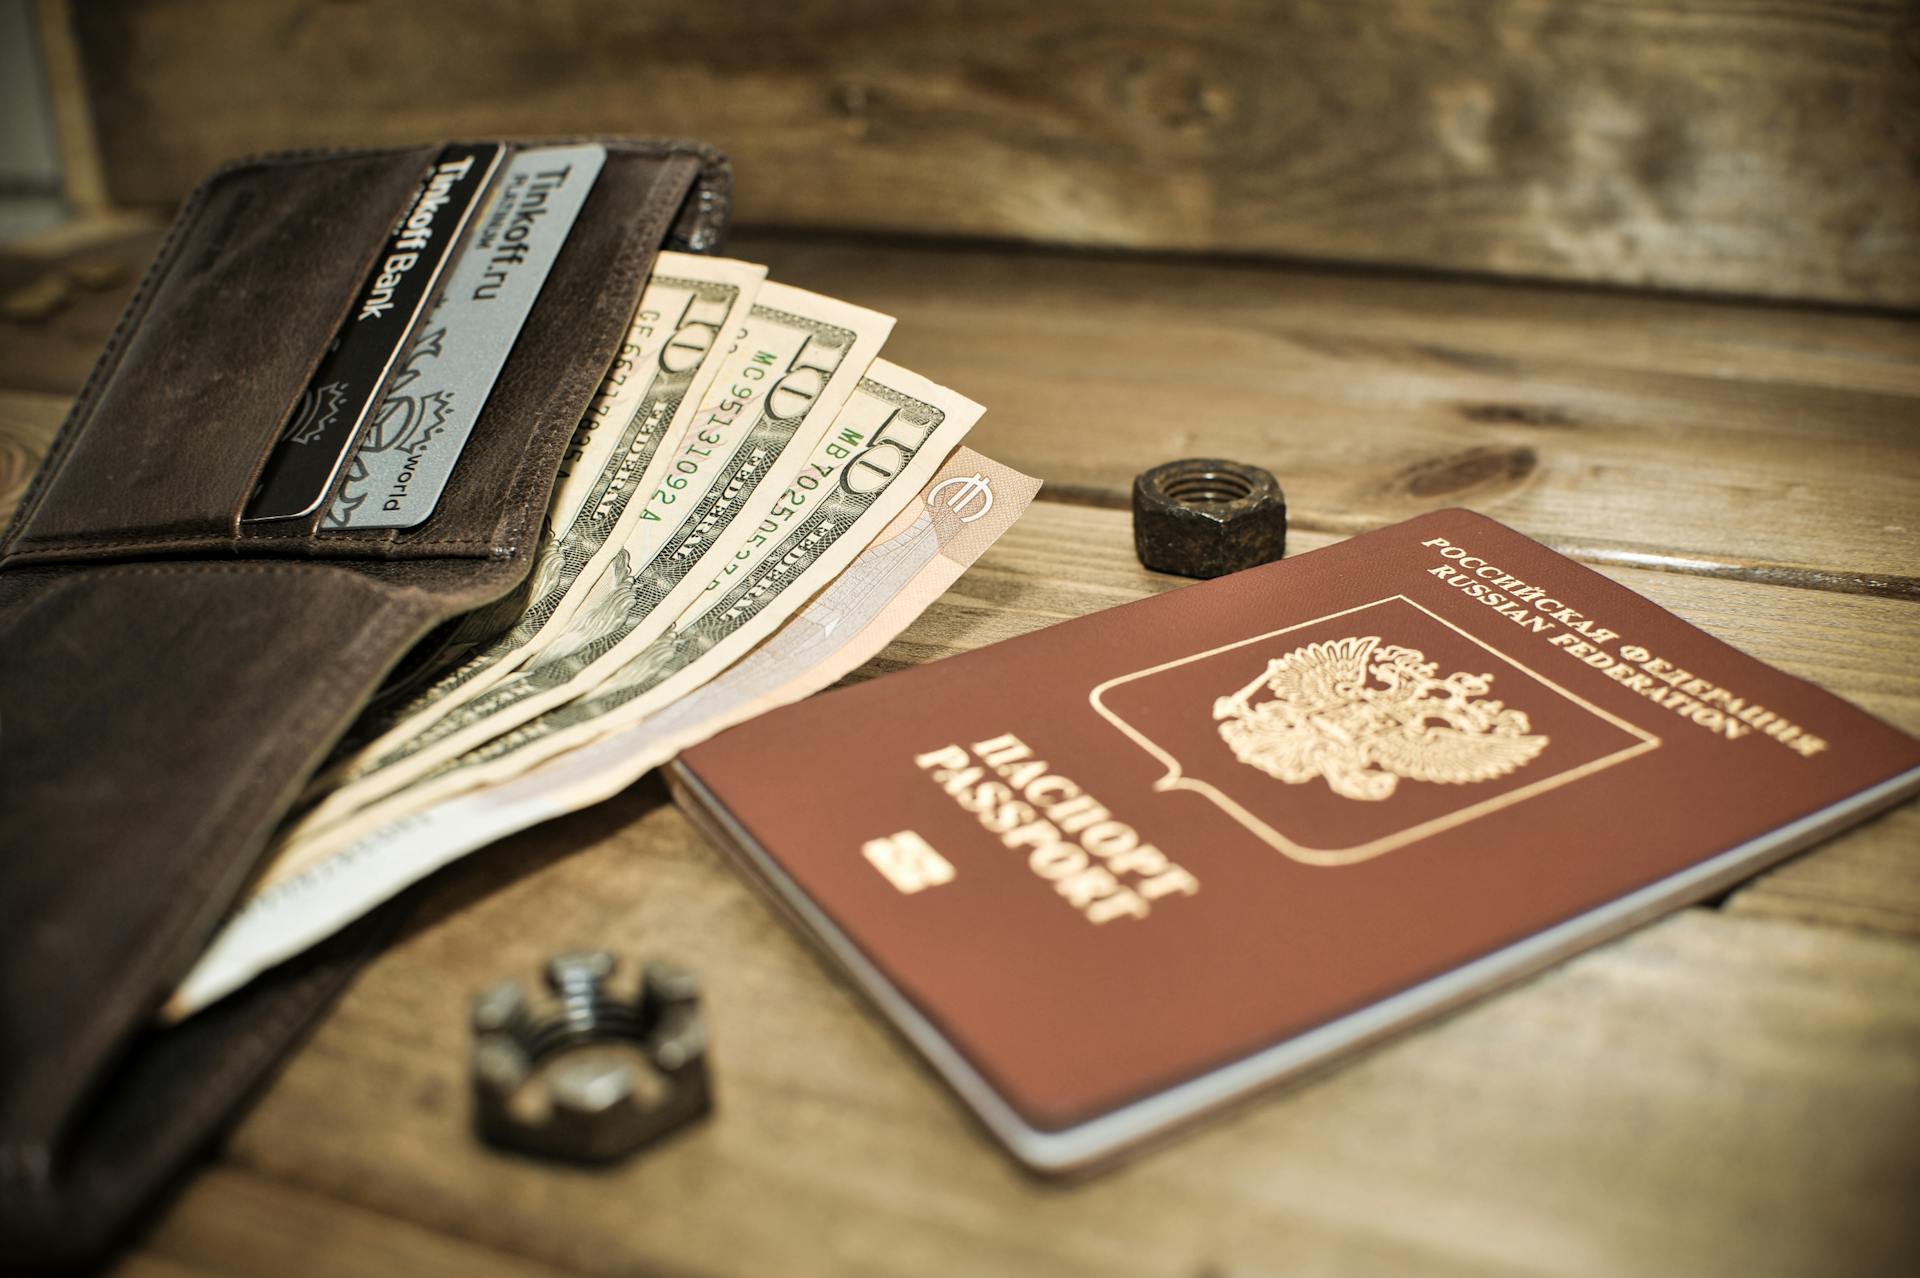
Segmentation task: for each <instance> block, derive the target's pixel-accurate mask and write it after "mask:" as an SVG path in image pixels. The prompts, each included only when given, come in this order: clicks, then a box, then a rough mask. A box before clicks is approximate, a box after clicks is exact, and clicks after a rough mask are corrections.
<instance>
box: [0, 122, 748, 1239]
mask: <svg viewBox="0 0 1920 1278" xmlns="http://www.w3.org/2000/svg"><path fill="white" fill-rule="evenodd" d="M567 140H568V141H582V140H588V139H567ZM590 140H592V141H595V142H601V143H603V144H604V145H605V146H606V147H607V152H608V153H607V161H606V165H605V167H604V168H603V169H602V170H601V173H600V176H599V178H598V180H597V182H596V183H595V185H594V188H593V191H592V193H591V195H590V196H589V197H588V200H587V203H586V205H585V207H584V208H583V209H582V210H581V212H580V214H579V217H578V218H577V220H576V221H575V223H574V225H573V228H572V232H571V234H570V235H569V237H568V239H567V242H566V245H565V247H564V248H563V249H562V251H561V253H560V255H559V258H558V260H557V261H556V262H555V263H554V266H553V268H552V271H551V273H550V274H549V275H548V277H547V280H546V283H545V286H544V288H543V289H542V290H541V293H540V295H539V299H538V301H537V302H536V303H535V305H534V308H533V310H532V312H531V313H530V314H529V315H528V317H527V320H526V322H525V324H524V326H523V327H522V329H521V332H520V336H519V339H518V341H517V343H516V344H515V345H514V347H513V350H512V353H511V355H510V356H509V357H508V360H507V362H506V364H505V366H504V367H503V369H502V371H501V374H500V377H499V379H498V380H497V382H496V383H495V384H494V387H493V391H492V393H491V395H490V397H489V398H488V400H487V404H486V407H485V409H484V411H483V412H482V414H481V416H480V418H479V420H478V422H477V423H476V425H475V428H474V431H473V434H472V436H471V437H470V438H469V440H468V442H467V445H466V448H465V450H464V452H463V453H462V454H461V458H460V462H459V464H458V466H457V467H456V468H455V469H454V472H453V474H452V477H451V480H450V482H449V483H448V486H447V488H446V490H445V492H444V493H443V494H442V496H441V499H440V502H439V505H438V506H437V507H436V508H435V510H434V513H433V515H432V517H431V518H429V519H428V520H427V521H426V522H425V523H423V524H421V525H419V526H418V527H415V528H411V529H405V530H391V529H382V530H358V531H322V530H321V529H320V527H319V523H320V517H321V514H322V513H324V512H325V511H326V509H327V507H328V504H329V502H327V501H323V502H321V504H320V506H319V510H318V511H316V512H315V514H314V515H313V516H312V517H311V518H308V519H301V520H282V521H276V522H275V523H273V524H264V525H263V524H243V523H242V522H241V519H240V515H241V510H242V507H243V505H244V504H245V502H246V500H247V498H248V496H249V494H250V493H251V491H252V488H253V485H254V483H255V480H256V478H257V476H258V475H259V473H260V469H261V467H262V466H263V465H264V464H265V461H266V458H267V455H268V453H269V451H270V449H271V448H272V446H273V444H274V443H275V441H276V440H277V439H278V438H279V436H280V434H281V432H282V429H283V427H284V425H285V423H286V422H287V420H288V419H289V417H290V415H291V413H292V410H293V408H294V406H295V404H296V403H297V402H298V400H299V397H300V395H301V393H302V392H303V391H304V390H305V388H306V386H307V383H308V381H309V379H310V378H311V377H312V374H313V372H314V370H315V367H316V366H317V364H318V363H319V360H320V358H321V356H322V355H323V354H324V353H325V351H326V349H327V347H328V345H329V344H330V342H331V340H332V338H333V336H334V334H335V332H336V331H337V330H338V329H339V327H340V325H341V322H342V321H343V319H344V318H345V316H346V314H347V311H348V308H349V306H350V305H351V303H352V302H353V300H354V296H355V294H356V291H357V290H358V289H359V287H360V286H361V284H362V282H363V281H364V280H365V279H366V277H367V275H368V273H369V270H370V268H371V267H372V266H373V264H374V261H375V259H376V256H377V254H378V253H379V252H380V250H381V248H382V246H383V242H384V240H385V237H386V236H387V234H388V233H389V232H390V231H391V229H392V226H393V224H394V222H395V220H396V218H397V217H398V216H399V215H400V214H401V213H402V212H403V211H404V206H405V204H406V201H407V200H408V198H409V197H410V196H411V195H412V194H413V192H414V191H415V189H416V188H417V187H418V185H419V183H420V181H421V179H422V176H423V175H424V174H425V173H426V172H427V169H428V166H429V165H430V163H431V162H432V160H433V158H434V157H435V156H436V155H437V154H438V152H439V150H440V147H439V146H438V145H428V146H419V147H404V148H387V149H377V150H355V151H337V152H324V153H319V152H305V153H299V154H286V155H275V156H268V157H262V158H258V159H252V160H247V161H242V162H240V163H236V164H233V165H230V166H228V167H226V168H224V169H222V170H221V171H219V172H218V173H216V174H214V175H213V176H212V177H211V178H209V179H208V180H207V181H206V182H205V183H204V184H203V185H202V186H201V187H200V188H199V189H198V190H196V191H195V192H194V194H193V195H192V196H191V197H189V199H188V201H187V203H186V206H185V208H184V209H183V210H182V211H181V213H180V215H179V217H178V219H177V220H176V221H175V223H174V226H173V229H172V231H171V232H170V233H169V234H168V236H167V239H166V241H165V243H164V245H163V246H162V248H161V250H160V254H159V257H158V259H157V260H156V261H155V262H154V264H153V267H152V269H151V270H150V271H149V272H148V274H147V277H146V279H145V280H144V281H143V282H142V284H141V285H140V288H139V290H138V291H137V292H136V293H135V294H134V298H133V301H132V303H131V304H130V305H129V306H128V308H127V313H126V315H125V316H124V317H123V318H122V319H121V322H120V324H119V327H118V328H117V329H116V330H115V331H114V334H113V336H112V338H111V340H109V342H108V343H107V348H106V350H105V352H104V353H103V354H102V355H101V357H100V362H99V364H98V365H97V366H96V367H95V369H94V371H93V374H92V376H91V377H89V379H88V380H87V384H86V386H85V387H84V388H83V390H82V391H81V394H80V397H79V399H78V401H77V402H76V403H75V404H74V407H73V411H72V413H71V415H70V416H69V417H68V419H67V422H66V424H65V426H64V427H63V428H62V429H61V432H60V434H59V437H58V438H57V439H56V440H55V442H54V445H53V447H52V449H51V451H50V452H49V453H48V456H47V459H46V462H45V464H44V465H42V467H41V468H40V473H39V475H38V476H37V477H36V478H35V480H34V483H33V485H32V487H31V488H30V489H29V490H28V492H27V495H26V497H25V499H24V500H23V501H22V503H21V505H20V508H19V511H18V512H17V513H16V515H15V518H14V520H13V523H12V525H11V527H10V528H9V529H8V530H7V533H6V536H5V538H4V540H0V1240H4V1241H0V1253H4V1254H5V1255H6V1259H7V1261H8V1262H9V1263H10V1264H22V1263H24V1264H27V1265H30V1266H34V1267H53V1266H59V1265H66V1264H75V1263H80V1262H83V1261H85V1260H87V1259H89V1258H91V1257H94V1256H97V1255H98V1254H99V1253H100V1252H101V1251H102V1250H103V1249H104V1248H105V1247H106V1246H107V1245H108V1244H109V1243H110V1242H111V1241H112V1240H113V1238H114V1237H115V1236H116V1235H117V1234H118V1232H119V1231H120V1229H121V1228H122V1226H123V1225H124V1224H125V1223H126V1222H127V1221H128V1219H129V1218H130V1217H131V1216H132V1215H133V1214H134V1212H135V1211H136V1210H137V1209H138V1208H139V1207H140V1206H141V1205H142V1204H143V1203H144V1202H146V1201H147V1200H148V1199H150V1198H151V1197H152V1196H153V1195H154V1194H155V1193H156V1192H157V1191H158V1190H159V1189H160V1188H161V1187H162V1186H163V1185H164V1184H165V1183H166V1180H167V1178H168V1177H169V1176H171V1175H172V1174H174V1173H175V1172H176V1171H177V1170H178V1169H180V1167H181V1166H182V1165H183V1164H184V1163H185V1162H186V1161H187V1160H188V1158H189V1157H190V1156H191V1155H193V1154H194V1153H195V1152H196V1151H197V1150H199V1149H200V1148H201V1147H203V1146H204V1145H205V1144H206V1143H207V1142H208V1140H209V1139H210V1138H211V1136H212V1135H213V1133H214V1132H215V1131H216V1130H217V1128H218V1125H219V1124H220V1123H221V1122H222V1120H223V1119H224V1118H226V1117H227V1116H228V1115H229V1114H230V1113H231V1112H232V1111H233V1110H234V1108H235V1107H236V1105H237V1104H238V1103H239V1102H240V1101H241V1100H242V1099H243V1098H244V1097H245V1096H246V1095H247V1094H248V1093H249V1092H250V1091H251V1090H252V1089H253V1088H254V1087H255V1086H256V1085H257V1084H258V1083H259V1082H260V1081H261V1080H262V1079H263V1077H264V1076H265V1075H266V1073H267V1071H268V1070H269V1068H270V1067H271V1066H272V1065H273V1064H274V1062H275V1061H277V1060H278V1059H279V1058H280V1057H282V1056H283V1055H284V1054H285V1053H286V1052H287V1051H288V1050H289V1048H290V1047H291V1046H292V1044H293V1043H294V1042H295V1041H296V1039H297V1037H298V1035H299V1034H300V1033H301V1031H302V1030H303V1028H304V1027H305V1026H307V1025H308V1024H309V1023H311V1021H312V1020H313V1018H314V1017H315V1015H316V1014H317V1013H318V1011H319V1010H320V1009H321V1008H322V1007H323V1006H324V1005H325V1003H326V1001H327V1000H328V999H329V998H330V997H331V996H332V995H333V994H334V993H335V992H336V991H337V990H338V989H339V988H340V987H341V986H342V985H343V984H344V982H345V980H346V978H347V977H348V976H349V975H350V974H351V972H352V971H353V968H354V966H355V964H356V962H357V960H358V959H359V958H360V957H363V956H364V955H365V954H366V953H367V952H368V950H369V948H370V946H371V945H372V944H373V943H375V942H376V941H377V939H378V935H379V934H381V933H382V932H384V930H385V929H384V928H383V927H382V920H381V919H380V918H378V917H376V918H375V919H373V920H370V921H369V924H368V925H366V926H363V927H360V928H358V929H354V930H351V931H350V932H349V933H347V934H343V936H342V937H340V938H338V939H337V940H336V942H335V943H333V944H331V945H329V946H326V947H322V949H321V950H320V951H316V952H314V953H312V954H310V955H308V956H306V957H304V958H303V959H301V960H296V961H295V962H292V963H289V964H287V965H285V966H283V967H282V968H280V969H278V970H277V971H275V972H273V973H271V974H269V975H268V976H267V977H266V978H265V979H263V980H261V981H259V982H256V983H255V984H254V985H253V986H251V987H250V988H249V989H247V990H246V991H243V992H241V993H240V994H238V995H236V996H235V997H233V998H231V999H229V1000H227V1001H226V1002H225V1003H224V1004H222V1005H221V1006H219V1007H217V1008H213V1009H210V1010H209V1011H208V1012H206V1013H203V1014H202V1015H200V1016H196V1017H194V1018H192V1019H191V1020H188V1021H187V1022H185V1023H183V1024H181V1025H179V1026H176V1027H173V1028H169V1029H159V1028H156V1027H155V1026H154V1025H153V1023H152V1015H153V1012H154V1010H155V1008H156V1007H157V1006H158V1005H159V1003H160V1001H161V1000H162V999H163V998H164V997H165V995H166V993H167V991H168V990H170V989H171V988H172V987H173V986H174V985H175V984H176V983H177V982H178V980H179V979H180V978H181V977H182V976H183V975H184V974H185V972H186V971H187V969H188V968H189V966H190V965H191V964H192V962H193V960H194V958H195V957H196V956H197V954H198V953H199V951H200V950H201V948H202V947H203V946H204V945H205V943H206V942H207V940H208V937H209V935H210V933H211V931H212V929H213V927H214V925H215V924H216V923H217V922H218V920H219V919H220V917H221V916H222V914H223V913H224V912H225V911H226V910H227V908H228V907H229V906H230V905H231V904H232V902H233V899H234V897H235V894H236V893H237V892H238V891H239V890H240V889H241V887H242V886H243V884H244V883H245V881H246V879H247V877H248V875H249V873H250V871H251V870H252V869H253V868H254V866H255V864H256V862H257V861H258V859H259V857H260V855H261V853H262V851H263V849H264V847H265V845H266V842H267V839H268V837H269V835H270V833H271V831H272V830H273V828H274V826H275V824H276V822H277V821H278V820H279V819H280V818H281V817H282V816H283V815H284V814H285V811H286V809H287V807H288V805H289V804H290V803H291V802H292V801H293V799H294V796H295V795H296V794H297V793H298V792H299V790H300V787H301V784H302V782H303V781H304V780H305V779H306V778H307V777H308V776H309V775H310V774H311V772H312V771H313V770H314V769H315V767H317V766H318V764H319V763H320V761H321V759H322V758H323V757H324V756H325V754H326V753H327V751H328V749H329V748H330V747H331V746H332V745H333V744H334V742H335V741H336V740H338V738H339V737H340V736H341V735H342V733H343V732H344V731H345V730H346V728H347V726H348V725H349V723H350V722H351V721H352V720H353V718H354V716H355V714H356V713H357V712H358V711H359V710H360V708H361V707H362V706H363V705H364V704H365V703H366V702H367V700H368V699H369V698H370V697H371V696H372V695H373V694H374V692H375V690H376V688H377V687H378V686H379V685H380V683H381V681H382V679H383V678H384V677H385V676H386V675H387V674H388V673H389V671H391V670H392V669H393V668H394V666H395V665H396V663H397V662H399V660H400V659H401V657H402V656H403V655H404V654H406V653H407V651H408V650H409V648H410V647H412V646H413V645H414V644H415V643H416V642H417V641H419V640H420V639H421V638H422V637H423V636H424V635H426V634H427V633H428V632H429V631H430V630H433V629H434V628H435V627H436V626H438V625H440V624H441V623H444V622H447V621H448V620H449V619H451V618H453V617H455V616H456V615H459V614H462V613H466V612H468V611H470V610H473V609H476V608H478V607H480V606H481V605H483V604H485V603H487V602H489V601H491V600H495V599H498V598H500V597H501V596H503V595H505V594H507V593H508V592H510V591H512V590H513V589H514V588H515V587H516V586H517V585H518V584H519V583H521V582H522V581H523V580H524V579H525V577H526V575H527V571H528V568H529V558H530V552H531V551H532V549H533V548H534V546H535V544H536V541H537V537H538V533H539V530H540V520H541V516H542V514H543V512H544V509H545V506H546V502H547V499H548V496H549V494H550V492H551V489H552V485H553V481H554V476H555V473H556V471H557V469H558V467H559V464H560V461H561V457H562V454H563V452H564V450H565V449H566V446H567V443H568V441H569V439H570V438H571V436H572V434H573V431H574V428H575V426H576V425H577V424H578V423H579V421H580V418H581V415H582V414H583V412H584V411H585V410H586V408H587V405H588V402H589V400H590V399H591V397H592V395H593V393H594V390H595V389H596V387H597V386H598V385H599V383H600V380H601V378H602V376H603V375H604V374H605V372H606V370H607V368H608V367H609V365H610V364H611V362H612V360H613V357H614V355H615V353H616V352H617V350H618V348H619V344H620V342H621V339H622V337H623V336H624V333H625V331H626V327H627V324H628V322H629V320H630V319H631V317H632V314H633V310H634V307H635V305H636V304H637V302H638V300H639V296H640V292H641V289H642V288H643V287H644V285H645V283H646V279H647V275H648V273H649V271H650V270H651V268H652V263H653V258H654V255H655V253H656V252H657V251H658V250H659V249H660V248H661V247H662V246H663V245H664V246H666V247H671V248H678V249H682V250H686V251H695V252H699V251H711V250H712V249H714V248H715V247H716V245H717V241H718V238H719V235H720V232H721V230H722V229H723V227H724V225H725V221H726V216H727V212H728V206H729V197H730V175H729V172H728V169H727V166H726V164H725V161H724V160H723V159H722V158H721V157H720V156H719V155H718V154H717V153H716V152H714V151H713V150H711V149H709V148H707V147H704V146H701V145H698V144H694V143H688V142H671V141H668V142H658V141H634V140H620V139H603V138H595V139H590ZM547 144H548V143H544V142H543V143H540V144H539V145H547ZM515 145H533V144H527V143H522V144H515Z"/></svg>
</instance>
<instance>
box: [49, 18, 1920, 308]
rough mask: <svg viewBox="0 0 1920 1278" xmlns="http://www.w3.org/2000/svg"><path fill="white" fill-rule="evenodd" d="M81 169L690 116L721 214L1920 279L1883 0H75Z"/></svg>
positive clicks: (1587, 267)
mask: <svg viewBox="0 0 1920 1278" xmlns="http://www.w3.org/2000/svg"><path fill="white" fill-rule="evenodd" d="M70 7H71V10H72V17H73V29H74V34H75V37H76V40H77V44H78V48H79V51H80V55H81V62H82V65H83V67H84V71H85V74H86V77H87V81H88V84H89V96H90V98H91V102H92V110H93V115H94V122H95V126H96V128H97V131H98V138H99V143H100V148H101V153H102V157H103V161H104V168H105V173H106V178H107V183H108V187H109V190H110V191H111V193H112V195H113V196H114V197H115V198H116V199H118V200H120V201H123V202H129V203H134V204H162V203H166V202H169V201H172V200H174V199H176V198H177V197H179V196H180V195H181V194H182V193H183V192H184V191H185V190H186V189H187V188H188V187H189V186H190V185H191V184H192V182H193V181H194V180H195V179H196V178H197V176H198V175H199V174H201V173H202V172H204V171H205V170H207V169H209V168H210V167H212V166H213V165H215V164H217V163H219V162H220V161H221V160H223V159H226V158H228V157H230V156H233V155H235V154H240V153H246V152H250V151H255V150H263V149H277V148H281V147H290V146H291V147H302V146H312V145H322V144H331V143H347V142H384V141H397V140H409V141H411V140H416V139H420V138H432V137H440V136H473V135H487V134H495V133H509V134H512V133H548V134H556V133H568V132H575V131H602V130H604V131H614V132H626V133H669V134H681V135H688V136H695V137H701V138H706V139H708V140H710V141H712V142H714V143H716V144H718V145H719V146H721V147H722V148H723V149H725V150H726V151H727V152H729V154H730V155H731V156H732V157H733V158H734V161H735V163H736V166H737V170H738V173H739V185H740V203H739V218H740V221H741V223H742V224H744V225H758V226H801V227H835V228H850V229H855V230H875V231H888V232H908V233H913V234H929V235H942V236H945V235H961V236H988V237H999V238H1012V239H1019V240H1035V241H1044V242H1050V243H1062V244H1074V245H1099V246H1122V247H1128V248H1148V249H1172V250H1185V251H1202V252H1223V253H1236V254H1261V255H1277V256H1284V257H1296V258H1311V259H1317V260H1330V261H1342V262H1358V263H1372V264H1382V265H1392V266H1413V267H1423V268H1438V269H1443V270H1463V271H1473V272H1493V273H1497V274H1506V275H1517V276H1529V277H1536V278H1548V279H1556V280H1570V281H1585V282H1599V283H1606V284H1619V285H1635V286H1655V287H1661V288H1671V289H1679V290H1688V291H1711V292H1724V293H1734V294H1748V295H1758V296H1770V297H1781V298H1798V299H1810V300H1819V301H1828V302H1839V303H1847V304H1871V305H1883V306H1896V307H1913V306H1916V305H1920V4H1916V3H1913V2H1912V0H1634V2H1631V3H1630V2H1627V0H1453V2H1451V3H1450V2H1448V0H1300V2H1298V3H1257V2H1252V0H1182V2H1180V3H1174V2H1171V0H1064V2H1061V3H1052V4H1018V3H994V2H991V0H980V2H977V3H965V2H948V3H892V2H890V0H868V2H862V0H723V2H721V3H705V4H686V3H623V2H621V0H545V2H543V3H537V4H536V3H507V2H505V0H492V2H489V3H471V4H462V5H459V6H454V5H442V4H422V3H408V2H406V0H366V2H362V3H301V4H289V3H266V2H263V0H171V2H169V3H146V2H143V0H70Z"/></svg>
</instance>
